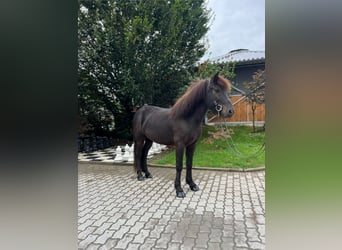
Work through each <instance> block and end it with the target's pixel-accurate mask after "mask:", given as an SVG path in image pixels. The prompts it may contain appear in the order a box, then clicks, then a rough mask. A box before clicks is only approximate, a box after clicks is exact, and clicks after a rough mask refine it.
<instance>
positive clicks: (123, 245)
mask: <svg viewBox="0 0 342 250" xmlns="http://www.w3.org/2000/svg"><path fill="white" fill-rule="evenodd" d="M134 236H135V235H134V234H125V235H124V236H122V238H121V239H120V240H119V241H118V243H117V244H116V246H115V248H122V249H126V248H127V246H128V244H129V243H130V242H132V240H133V238H134Z"/></svg>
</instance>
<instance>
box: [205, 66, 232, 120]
mask: <svg viewBox="0 0 342 250" xmlns="http://www.w3.org/2000/svg"><path fill="white" fill-rule="evenodd" d="M230 88H231V85H230V82H229V80H227V79H226V78H224V77H222V76H219V74H218V73H216V74H215V75H214V76H213V77H212V78H211V79H210V82H209V86H208V93H207V105H208V107H209V109H210V110H211V111H212V112H213V113H214V114H219V115H220V116H221V117H231V116H232V115H233V114H234V107H233V104H232V103H231V101H230V99H229V97H228V92H229V91H230Z"/></svg>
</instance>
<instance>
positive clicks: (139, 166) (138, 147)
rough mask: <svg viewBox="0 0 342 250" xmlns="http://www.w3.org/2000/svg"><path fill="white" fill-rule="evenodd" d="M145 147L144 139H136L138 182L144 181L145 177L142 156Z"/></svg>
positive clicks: (135, 160) (135, 154)
mask: <svg viewBox="0 0 342 250" xmlns="http://www.w3.org/2000/svg"><path fill="white" fill-rule="evenodd" d="M143 147H144V140H143V139H136V140H135V141H134V167H135V170H136V171H137V178H138V181H142V180H144V177H143V175H142V173H141V171H142V161H141V156H142V150H143Z"/></svg>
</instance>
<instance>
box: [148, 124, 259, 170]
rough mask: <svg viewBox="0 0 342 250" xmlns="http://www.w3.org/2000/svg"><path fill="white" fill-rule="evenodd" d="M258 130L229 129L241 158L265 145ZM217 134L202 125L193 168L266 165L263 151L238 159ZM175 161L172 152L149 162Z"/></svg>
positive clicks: (210, 128)
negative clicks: (215, 136) (255, 131)
mask: <svg viewBox="0 0 342 250" xmlns="http://www.w3.org/2000/svg"><path fill="white" fill-rule="evenodd" d="M257 130H258V131H259V132H257V133H252V127H248V126H233V127H229V131H228V133H229V134H230V136H231V138H232V139H233V141H234V145H235V146H236V148H237V149H238V151H239V152H241V153H242V154H243V155H252V154H253V153H255V152H256V151H257V150H258V149H259V147H260V146H261V145H262V144H263V142H264V137H265V132H264V131H261V130H262V128H257ZM218 131H222V130H221V128H217V127H214V126H203V133H202V137H201V139H200V141H199V142H198V143H197V147H196V151H195V155H194V160H193V166H196V167H215V168H256V167H263V166H265V151H263V152H262V153H261V154H259V155H257V156H256V157H252V158H241V157H239V156H237V155H236V153H235V152H233V151H232V149H231V148H230V147H229V145H228V142H227V140H228V138H224V137H223V136H220V135H219V133H217V132H218ZM226 131H227V130H226ZM213 133H216V135H218V137H219V138H216V139H214V136H213ZM175 161H176V160H175V151H174V150H173V151H172V152H170V153H168V154H166V155H165V156H164V157H162V158H161V159H157V160H155V161H153V162H151V163H154V164H161V165H175ZM184 163H185V155H184ZM184 166H185V164H184Z"/></svg>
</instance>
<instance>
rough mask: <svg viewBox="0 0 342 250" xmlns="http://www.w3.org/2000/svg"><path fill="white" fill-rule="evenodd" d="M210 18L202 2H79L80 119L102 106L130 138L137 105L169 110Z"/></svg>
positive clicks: (201, 47) (201, 45) (118, 134)
mask: <svg viewBox="0 0 342 250" xmlns="http://www.w3.org/2000/svg"><path fill="white" fill-rule="evenodd" d="M209 19H210V11H208V10H207V9H206V7H205V1H204V0H182V1H181V0H169V1H157V0H155V1H143V0H80V11H79V17H78V24H79V32H78V37H79V50H78V53H79V75H78V78H79V112H80V113H81V115H83V116H87V115H89V113H91V112H92V110H94V109H95V110H97V111H98V112H100V109H99V108H98V107H102V109H103V112H105V113H108V112H109V113H110V114H111V116H110V117H111V119H112V120H113V123H114V124H115V136H116V137H124V138H128V137H130V127H131V119H132V116H133V113H132V110H133V108H134V107H135V106H141V105H143V104H145V103H147V104H154V105H158V106H164V107H168V106H171V105H172V104H173V102H174V100H175V98H176V97H177V95H178V93H179V88H181V87H182V86H184V85H185V84H186V83H188V82H189V80H190V79H191V77H192V75H193V68H194V64H195V63H196V62H197V61H198V60H199V59H200V58H201V56H203V55H204V52H205V44H204V42H203V36H204V35H205V34H206V32H207V31H208V22H209ZM107 116H108V115H107ZM100 117H102V116H101V115H100Z"/></svg>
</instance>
